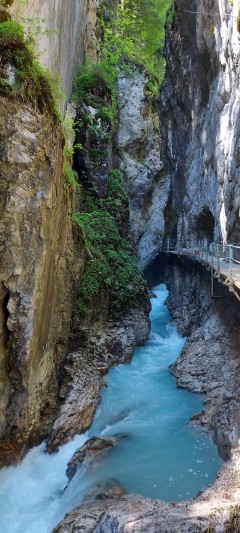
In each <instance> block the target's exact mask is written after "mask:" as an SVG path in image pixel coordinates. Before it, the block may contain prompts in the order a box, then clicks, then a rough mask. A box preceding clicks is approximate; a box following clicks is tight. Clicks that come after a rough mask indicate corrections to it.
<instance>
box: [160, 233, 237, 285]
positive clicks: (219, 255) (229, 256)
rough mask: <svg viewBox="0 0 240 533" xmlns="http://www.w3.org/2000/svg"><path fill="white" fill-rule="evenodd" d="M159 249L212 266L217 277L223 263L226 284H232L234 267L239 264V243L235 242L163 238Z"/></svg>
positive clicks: (219, 275)
mask: <svg viewBox="0 0 240 533" xmlns="http://www.w3.org/2000/svg"><path fill="white" fill-rule="evenodd" d="M161 251H164V252H166V253H170V252H174V253H177V254H178V255H187V256H190V257H191V258H192V259H193V260H196V261H198V262H201V263H204V264H205V265H206V266H207V267H210V268H212V271H213V272H214V274H213V275H214V277H218V278H219V279H220V277H221V274H222V272H221V265H224V266H225V267H227V268H224V273H223V274H224V276H225V277H226V279H227V282H226V283H225V284H228V285H232V283H233V273H234V269H235V271H236V267H237V266H238V265H240V245H237V244H218V243H215V242H212V243H211V244H209V243H208V242H207V241H206V239H205V240H203V241H198V242H196V241H194V240H184V241H183V240H179V239H176V240H170V239H165V240H163V241H162V243H161ZM239 275H240V268H239Z"/></svg>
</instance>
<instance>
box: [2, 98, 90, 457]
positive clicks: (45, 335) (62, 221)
mask: <svg viewBox="0 0 240 533" xmlns="http://www.w3.org/2000/svg"><path fill="white" fill-rule="evenodd" d="M0 100H1V102H0V105H1V112H0V124H1V131H2V136H1V186H0V190H1V221H0V248H1V267H0V316H1V326H0V328H1V330H2V335H1V342H0V379H1V419H0V464H6V463H8V462H11V461H13V460H16V459H17V458H18V457H19V456H21V455H22V454H23V453H24V450H25V447H27V446H28V445H29V444H35V443H36V442H39V441H40V440H41V438H44V437H45V436H46V434H47V433H48V430H49V428H50V427H51V424H52V422H53V418H54V415H55V410H56V405H57V396H58V380H59V369H60V367H61V363H62V360H63V357H64V355H65V352H66V345H67V339H68V331H69V323H70V318H71V312H72V306H73V298H74V290H75V289H74V287H75V286H76V282H77V279H78V277H79V273H80V265H81V264H82V263H83V262H84V258H83V257H82V258H80V257H79V258H78V256H77V255H76V256H75V255H74V254H75V252H74V240H73V234H72V224H71V205H70V201H69V199H68V197H67V195H66V192H65V188H64V182H63V177H62V164H63V162H62V133H61V128H60V124H59V122H58V121H57V119H56V118H54V117H53V116H52V113H51V112H49V111H48V110H47V108H44V109H43V110H41V111H40V110H39V109H38V108H37V107H36V106H34V104H33V103H30V102H21V101H19V100H18V99H15V98H12V99H11V100H9V99H6V98H3V97H1V99H0Z"/></svg>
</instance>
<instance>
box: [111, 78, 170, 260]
mask: <svg viewBox="0 0 240 533" xmlns="http://www.w3.org/2000/svg"><path fill="white" fill-rule="evenodd" d="M147 82H148V78H147V76H146V74H144V73H141V72H139V71H138V70H137V68H135V71H134V70H133V73H132V76H131V77H127V76H126V75H125V74H124V73H123V74H122V75H120V76H119V78H118V84H117V92H118V99H119V102H120V104H119V123H118V130H117V135H116V152H117V156H118V158H119V161H118V165H119V167H120V169H121V170H122V171H123V173H124V179H125V185H126V189H127V192H128V196H129V207H130V226H131V239H132V242H133V244H134V250H135V254H136V257H137V261H138V264H139V266H140V268H141V269H143V270H144V269H145V268H146V267H147V266H148V265H149V264H150V263H151V262H152V261H153V260H154V259H155V257H156V256H157V254H158V253H159V246H160V242H161V239H162V238H163V236H164V225H165V224H164V209H165V207H166V204H167V200H168V193H169V185H170V179H169V177H168V176H167V174H166V172H165V171H164V168H163V163H162V161H161V159H160V136H159V118H158V115H157V110H156V104H155V100H154V97H153V95H152V94H150V93H147Z"/></svg>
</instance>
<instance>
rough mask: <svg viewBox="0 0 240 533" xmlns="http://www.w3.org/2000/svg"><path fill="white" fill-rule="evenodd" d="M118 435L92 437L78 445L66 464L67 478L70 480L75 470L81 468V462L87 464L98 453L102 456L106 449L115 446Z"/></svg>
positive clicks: (96, 456) (118, 439)
mask: <svg viewBox="0 0 240 533" xmlns="http://www.w3.org/2000/svg"><path fill="white" fill-rule="evenodd" d="M120 440H121V439H120V437H108V438H103V437H92V438H91V439H89V440H88V441H87V442H85V444H83V446H80V448H78V449H77V450H76V452H75V453H74V455H73V457H72V459H71V460H70V461H69V463H68V465H67V471H66V474H67V478H68V481H69V482H70V481H71V479H72V478H73V477H74V476H75V474H76V472H77V470H78V469H79V468H81V466H82V465H83V462H87V463H88V464H90V463H92V462H93V461H95V459H96V458H97V459H99V455H100V456H102V455H104V454H105V452H106V451H107V450H109V449H110V448H112V447H113V446H116V445H117V444H118V443H119V442H120Z"/></svg>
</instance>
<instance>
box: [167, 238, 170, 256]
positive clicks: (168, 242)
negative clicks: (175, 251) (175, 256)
mask: <svg viewBox="0 0 240 533" xmlns="http://www.w3.org/2000/svg"><path fill="white" fill-rule="evenodd" d="M169 245H170V241H169V239H167V253H168V254H169V247H170V246H169Z"/></svg>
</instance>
